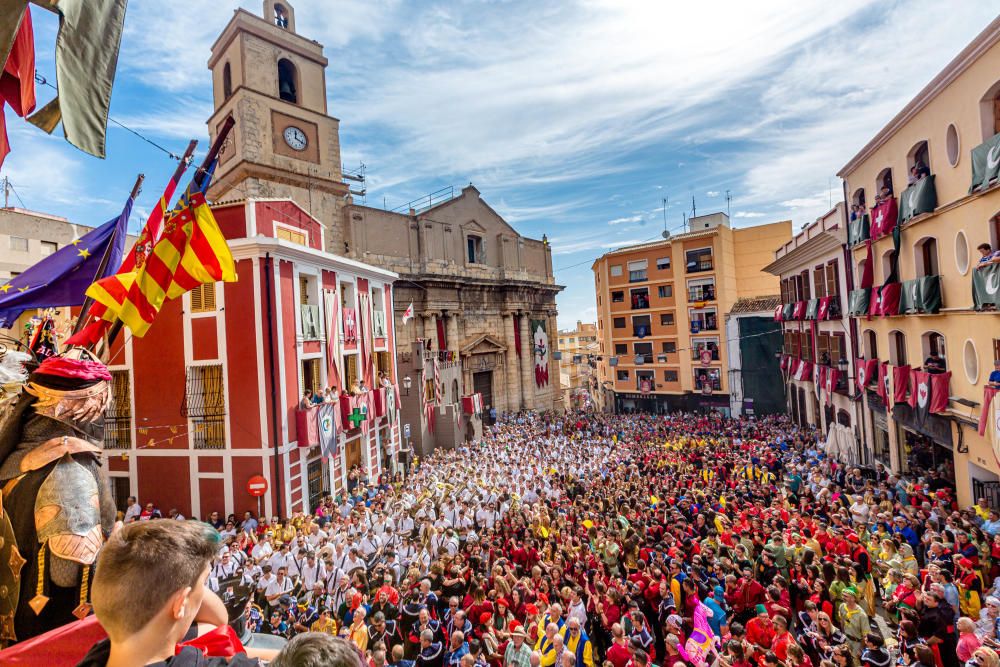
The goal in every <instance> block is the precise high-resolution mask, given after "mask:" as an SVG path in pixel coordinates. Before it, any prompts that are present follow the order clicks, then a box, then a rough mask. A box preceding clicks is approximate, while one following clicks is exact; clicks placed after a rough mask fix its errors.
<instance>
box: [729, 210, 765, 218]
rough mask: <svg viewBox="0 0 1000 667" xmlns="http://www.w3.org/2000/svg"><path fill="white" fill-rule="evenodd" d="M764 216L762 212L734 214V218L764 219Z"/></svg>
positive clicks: (738, 212) (737, 212)
mask: <svg viewBox="0 0 1000 667" xmlns="http://www.w3.org/2000/svg"><path fill="white" fill-rule="evenodd" d="M764 215H765V214H764V213H761V212H760V211H736V213H733V217H734V218H763V217H764Z"/></svg>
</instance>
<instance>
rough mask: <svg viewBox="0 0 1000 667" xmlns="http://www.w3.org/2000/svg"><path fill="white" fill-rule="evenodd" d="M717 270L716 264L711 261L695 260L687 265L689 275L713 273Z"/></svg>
mask: <svg viewBox="0 0 1000 667" xmlns="http://www.w3.org/2000/svg"><path fill="white" fill-rule="evenodd" d="M714 268H715V264H714V263H713V262H712V260H711V259H707V260H706V259H702V260H695V261H691V262H688V263H687V272H688V273H701V272H703V271H712V270H713V269H714Z"/></svg>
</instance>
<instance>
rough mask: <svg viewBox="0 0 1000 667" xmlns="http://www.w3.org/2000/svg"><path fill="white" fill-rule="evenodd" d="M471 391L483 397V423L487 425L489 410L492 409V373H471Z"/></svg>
mask: <svg viewBox="0 0 1000 667" xmlns="http://www.w3.org/2000/svg"><path fill="white" fill-rule="evenodd" d="M472 391H473V393H476V394H482V395H483V421H484V422H486V423H489V413H490V408H492V407H493V371H481V372H479V373H473V374H472Z"/></svg>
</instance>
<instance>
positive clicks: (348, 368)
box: [341, 354, 434, 400]
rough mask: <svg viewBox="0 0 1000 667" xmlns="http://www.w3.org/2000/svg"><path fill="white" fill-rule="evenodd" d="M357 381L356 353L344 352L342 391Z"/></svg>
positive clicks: (348, 388) (432, 397)
mask: <svg viewBox="0 0 1000 667" xmlns="http://www.w3.org/2000/svg"><path fill="white" fill-rule="evenodd" d="M357 381H358V355H356V354H345V355H344V386H343V387H341V389H342V390H343V391H350V389H351V387H353V386H354V385H355V384H356V383H357ZM433 383H434V379H433V378H431V387H432V388H433V386H434V385H433ZM433 399H434V395H433V394H431V399H430V400H433Z"/></svg>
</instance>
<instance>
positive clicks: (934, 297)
mask: <svg viewBox="0 0 1000 667" xmlns="http://www.w3.org/2000/svg"><path fill="white" fill-rule="evenodd" d="M924 180H926V179H924ZM939 310H941V276H924V277H923V278H916V279H914V280H904V281H903V284H902V287H901V288H900V290H899V309H898V311H897V312H898V314H900V315H910V314H914V313H924V314H931V315H932V314H936V313H937V312H938V311H939ZM886 314H889V313H883V315H886Z"/></svg>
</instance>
